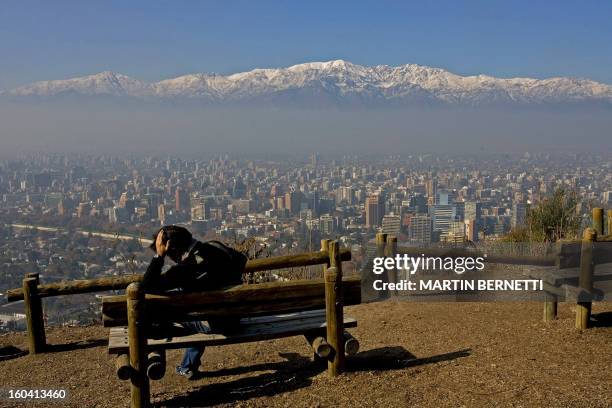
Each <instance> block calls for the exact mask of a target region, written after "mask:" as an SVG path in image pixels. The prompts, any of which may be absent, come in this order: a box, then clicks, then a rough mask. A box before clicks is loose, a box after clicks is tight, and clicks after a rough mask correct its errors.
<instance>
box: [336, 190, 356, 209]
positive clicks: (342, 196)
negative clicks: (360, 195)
mask: <svg viewBox="0 0 612 408" xmlns="http://www.w3.org/2000/svg"><path fill="white" fill-rule="evenodd" d="M336 194H337V199H338V202H339V203H343V204H348V205H352V204H353V203H354V202H355V193H354V192H353V188H352V187H348V186H341V187H339V188H338V191H337V193H336Z"/></svg>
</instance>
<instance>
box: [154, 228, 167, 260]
mask: <svg viewBox="0 0 612 408" xmlns="http://www.w3.org/2000/svg"><path fill="white" fill-rule="evenodd" d="M168 248H170V240H168V241H166V243H165V244H164V232H163V231H159V234H157V238H156V239H155V253H157V256H160V257H162V258H163V257H165V256H166V254H167V253H168Z"/></svg>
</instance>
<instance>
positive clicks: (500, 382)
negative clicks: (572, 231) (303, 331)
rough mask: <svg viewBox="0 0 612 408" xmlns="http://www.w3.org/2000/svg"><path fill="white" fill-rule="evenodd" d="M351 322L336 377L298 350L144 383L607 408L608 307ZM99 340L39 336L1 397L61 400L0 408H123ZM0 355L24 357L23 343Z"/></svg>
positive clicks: (284, 346) (273, 400)
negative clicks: (19, 391)
mask: <svg viewBox="0 0 612 408" xmlns="http://www.w3.org/2000/svg"><path fill="white" fill-rule="evenodd" d="M347 309H348V310H347V314H348V315H350V316H353V317H356V318H357V319H358V320H359V327H358V328H356V329H352V333H353V334H354V335H355V337H356V338H357V339H358V340H359V341H360V343H361V349H360V352H359V353H358V354H357V355H356V356H354V357H352V358H350V359H349V360H348V363H347V364H348V367H347V368H348V372H347V373H346V374H345V375H343V376H341V377H338V378H335V379H330V378H328V377H327V375H326V372H325V370H324V368H322V367H321V366H319V365H317V364H315V363H313V362H312V360H311V353H310V351H309V349H308V347H307V344H306V342H305V340H304V339H303V338H300V337H293V338H288V339H281V340H274V341H264V342H259V343H249V344H244V345H235V346H224V347H214V348H210V349H208V350H207V351H206V353H205V358H204V365H203V367H202V369H203V370H204V374H203V376H202V377H201V378H200V379H199V380H197V381H187V380H185V379H184V378H182V377H178V376H176V375H175V374H174V373H173V372H171V370H172V369H173V367H174V366H175V365H176V364H177V363H178V361H179V359H180V357H181V352H180V350H176V351H171V352H169V355H168V359H169V361H168V366H169V367H168V372H167V373H166V376H165V377H164V378H163V379H162V380H161V381H154V382H152V386H151V388H152V400H153V402H154V403H155V404H156V405H157V406H212V405H219V406H244V407H268V406H278V407H285V406H287V407H289V406H291V407H335V406H351V407H382V406H392V407H395V406H397V407H405V406H417V407H488V406H495V407H498V406H499V407H606V408H609V407H612V304H610V303H599V304H595V305H594V307H593V312H594V314H595V315H594V317H596V318H597V326H598V327H594V328H592V329H589V330H587V331H584V332H580V331H578V330H576V329H574V315H573V313H572V305H571V304H560V307H559V319H558V320H556V321H554V322H551V323H544V322H542V321H541V316H542V305H541V304H538V303H517V302H515V303H511V302H508V303H410V302H394V301H388V302H383V303H376V304H364V305H359V306H354V307H350V308H347ZM106 335H107V330H106V329H104V328H102V327H99V326H95V327H86V328H56V329H49V330H48V333H47V338H48V342H49V343H50V344H52V345H53V348H52V351H53V352H50V353H47V354H43V355H38V356H24V357H19V358H15V359H12V360H7V361H0V372H1V373H2V385H1V386H0V387H2V388H4V389H5V390H6V389H10V388H45V389H49V388H53V389H66V390H67V392H68V398H67V399H66V400H65V401H63V402H59V403H50V404H45V403H42V402H37V403H34V402H30V403H29V404H24V405H18V404H15V403H13V402H11V401H7V400H3V401H0V406H2V407H14V406H36V407H42V406H53V407H60V406H61V407H64V406H66V407H123V406H128V404H129V386H128V383H127V382H123V381H120V380H118V379H117V378H116V376H115V374H114V358H112V357H111V356H109V355H108V354H107V353H106ZM0 345H2V346H6V345H13V346H17V347H20V348H24V349H25V348H26V341H25V336H24V335H23V334H8V335H4V336H0Z"/></svg>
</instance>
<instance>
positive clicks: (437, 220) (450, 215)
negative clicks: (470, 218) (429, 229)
mask: <svg viewBox="0 0 612 408" xmlns="http://www.w3.org/2000/svg"><path fill="white" fill-rule="evenodd" d="M429 214H430V215H431V219H432V222H433V229H434V231H439V233H440V235H446V234H448V232H449V231H450V224H451V222H453V221H455V217H456V215H457V214H456V208H455V206H454V205H442V204H439V205H432V206H431V207H429Z"/></svg>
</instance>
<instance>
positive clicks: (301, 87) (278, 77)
mask: <svg viewBox="0 0 612 408" xmlns="http://www.w3.org/2000/svg"><path fill="white" fill-rule="evenodd" d="M64 94H74V95H84V96H97V95H101V96H104V95H106V96H114V97H135V98H139V99H146V100H164V99H188V100H192V101H199V102H203V103H214V104H224V103H253V102H256V103H268V104H281V105H283V106H284V105H286V104H297V105H304V104H307V105H318V104H319V103H321V102H326V103H333V104H339V105H343V104H349V105H354V104H367V105H385V104H393V105H403V104H415V103H416V104H419V103H427V104H431V103H435V104H446V105H470V106H482V105H489V104H508V103H510V104H526V105H529V104H537V105H543V104H549V103H554V104H559V103H572V104H575V103H585V102H587V103H589V102H595V103H604V104H606V105H612V86H610V85H607V84H603V83H598V82H595V81H592V80H589V79H579V78H565V77H556V78H548V79H534V78H509V79H502V78H495V77H492V76H487V75H482V74H480V75H472V76H461V75H457V74H453V73H451V72H449V71H446V70H444V69H441V68H432V67H427V66H422V65H417V64H406V65H401V66H396V67H393V66H388V65H377V66H371V67H370V66H362V65H357V64H353V63H351V62H348V61H345V60H342V59H338V60H333V61H324V62H307V63H303V64H297V65H293V66H290V67H288V68H265V69H254V70H252V71H247V72H240V73H235V74H231V75H219V74H206V73H196V74H190V75H184V76H180V77H177V78H171V79H166V80H162V81H159V82H155V83H149V82H143V81H140V80H137V79H133V78H130V77H128V76H126V75H122V74H118V73H115V72H112V71H104V72H100V73H98V74H94V75H89V76H84V77H78V78H72V79H67V80H52V81H41V82H35V83H33V84H30V85H25V86H22V87H19V88H16V89H13V90H10V91H7V92H5V93H4V94H3V95H4V96H9V97H44V98H50V97H55V96H61V95H64Z"/></svg>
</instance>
